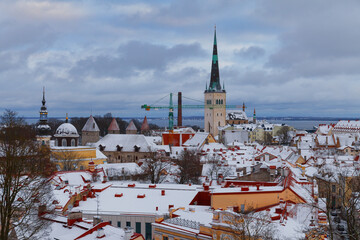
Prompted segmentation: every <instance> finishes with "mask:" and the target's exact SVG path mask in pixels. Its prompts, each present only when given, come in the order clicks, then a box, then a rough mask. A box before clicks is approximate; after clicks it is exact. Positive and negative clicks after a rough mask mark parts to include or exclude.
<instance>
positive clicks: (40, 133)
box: [36, 87, 51, 145]
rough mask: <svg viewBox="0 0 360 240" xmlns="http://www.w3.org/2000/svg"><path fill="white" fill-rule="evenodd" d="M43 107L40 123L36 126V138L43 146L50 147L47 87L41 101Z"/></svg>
mask: <svg viewBox="0 0 360 240" xmlns="http://www.w3.org/2000/svg"><path fill="white" fill-rule="evenodd" d="M41 103H42V106H41V108H40V121H39V123H38V125H37V126H36V138H37V140H38V141H39V142H41V144H42V145H50V138H51V128H50V126H49V125H48V118H47V116H48V111H47V108H46V101H45V87H44V88H43V99H42V101H41Z"/></svg>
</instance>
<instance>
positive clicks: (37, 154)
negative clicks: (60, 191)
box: [0, 110, 54, 240]
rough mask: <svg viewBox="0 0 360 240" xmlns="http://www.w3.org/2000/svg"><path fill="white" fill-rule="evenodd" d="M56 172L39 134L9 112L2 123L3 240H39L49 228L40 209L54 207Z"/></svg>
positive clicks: (0, 236) (0, 206) (0, 205)
mask: <svg viewBox="0 0 360 240" xmlns="http://www.w3.org/2000/svg"><path fill="white" fill-rule="evenodd" d="M53 169H54V168H53V165H52V164H51V162H50V150H49V149H48V148H47V147H46V146H42V145H40V144H38V143H37V142H36V139H35V131H34V130H33V129H32V128H30V127H29V126H28V125H26V124H25V122H24V121H23V120H22V119H20V118H18V117H17V114H16V113H15V112H13V111H10V110H6V111H5V112H4V114H3V115H2V116H1V123H0V192H1V199H0V221H1V228H0V239H2V240H7V239H12V238H13V236H11V237H10V235H12V234H14V235H15V236H16V238H17V239H35V238H38V237H39V235H36V234H39V232H41V231H42V230H43V229H44V228H46V226H47V225H46V223H45V222H44V221H41V219H40V218H39V217H38V215H37V213H38V212H37V211H38V209H37V208H38V206H39V205H43V206H47V205H50V200H51V196H49V194H50V192H51V189H50V186H49V182H48V180H47V177H48V176H50V175H51V174H52V172H53Z"/></svg>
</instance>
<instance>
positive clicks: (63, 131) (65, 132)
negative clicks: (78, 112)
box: [54, 123, 79, 137]
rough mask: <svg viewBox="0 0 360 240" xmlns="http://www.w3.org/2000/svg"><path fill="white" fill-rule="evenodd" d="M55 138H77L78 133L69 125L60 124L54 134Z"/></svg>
mask: <svg viewBox="0 0 360 240" xmlns="http://www.w3.org/2000/svg"><path fill="white" fill-rule="evenodd" d="M54 136H55V137H79V134H78V131H77V130H76V128H75V127H74V125H72V124H71V123H63V124H61V125H60V126H59V127H58V128H57V129H56V132H55V134H54Z"/></svg>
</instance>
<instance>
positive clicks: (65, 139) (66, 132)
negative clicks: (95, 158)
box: [54, 114, 79, 147]
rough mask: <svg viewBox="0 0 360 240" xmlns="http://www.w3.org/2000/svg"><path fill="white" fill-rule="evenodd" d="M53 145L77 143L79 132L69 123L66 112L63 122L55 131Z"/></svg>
mask: <svg viewBox="0 0 360 240" xmlns="http://www.w3.org/2000/svg"><path fill="white" fill-rule="evenodd" d="M54 138H55V146H59V147H69V146H71V147H76V146H78V145H79V134H78V131H77V130H76V128H75V127H74V125H72V124H71V123H69V119H68V116H67V114H66V120H65V123H63V124H61V125H60V126H59V127H58V128H57V129H56V132H55V135H54Z"/></svg>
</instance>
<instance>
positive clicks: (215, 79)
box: [206, 26, 224, 92]
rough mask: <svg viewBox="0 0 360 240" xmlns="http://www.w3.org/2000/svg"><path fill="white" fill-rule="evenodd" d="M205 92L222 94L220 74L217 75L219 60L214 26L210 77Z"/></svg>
mask: <svg viewBox="0 0 360 240" xmlns="http://www.w3.org/2000/svg"><path fill="white" fill-rule="evenodd" d="M206 91H210V92H223V91H224V90H223V89H221V84H220V74H219V59H218V54H217V41H216V26H215V29H214V46H213V55H212V61H211V76H210V84H209V89H207V90H206Z"/></svg>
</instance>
